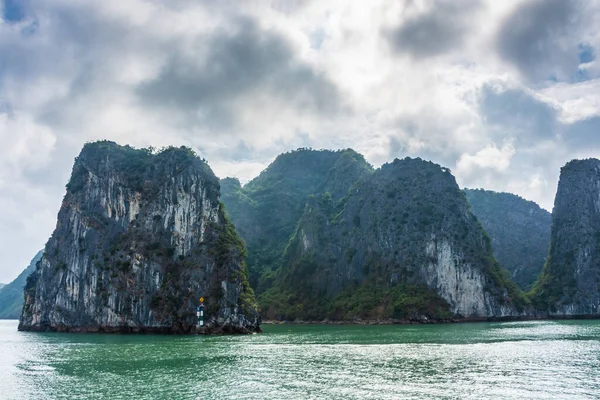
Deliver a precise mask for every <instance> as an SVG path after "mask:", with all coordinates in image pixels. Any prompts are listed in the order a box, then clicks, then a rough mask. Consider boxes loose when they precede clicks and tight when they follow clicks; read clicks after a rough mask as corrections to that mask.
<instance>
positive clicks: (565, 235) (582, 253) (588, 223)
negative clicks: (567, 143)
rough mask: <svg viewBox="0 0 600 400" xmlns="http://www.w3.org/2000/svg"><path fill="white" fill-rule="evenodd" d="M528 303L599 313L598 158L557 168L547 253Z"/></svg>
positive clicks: (567, 312)
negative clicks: (556, 182)
mask: <svg viewBox="0 0 600 400" xmlns="http://www.w3.org/2000/svg"><path fill="white" fill-rule="evenodd" d="M532 301H533V304H534V306H535V307H536V308H538V309H539V310H541V311H543V312H549V313H550V314H553V315H579V316H584V315H600V161H599V160H596V159H588V160H573V161H571V162H569V163H567V164H566V165H565V166H564V167H563V168H562V169H561V173H560V180H559V183H558V190H557V193H556V199H555V200H554V209H553V211H552V234H551V243H550V252H549V255H548V260H547V263H546V265H545V266H544V269H543V272H542V275H541V276H540V279H539V280H538V282H536V285H535V287H534V289H533V294H532Z"/></svg>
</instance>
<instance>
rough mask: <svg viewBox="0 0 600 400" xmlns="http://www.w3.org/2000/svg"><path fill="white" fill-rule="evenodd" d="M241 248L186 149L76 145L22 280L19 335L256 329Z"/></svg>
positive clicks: (212, 180) (210, 177) (215, 188)
mask: <svg viewBox="0 0 600 400" xmlns="http://www.w3.org/2000/svg"><path fill="white" fill-rule="evenodd" d="M244 257H245V249H244V245H243V242H242V241H241V240H240V238H239V237H238V236H237V234H236V232H235V229H234V227H233V225H232V224H231V223H230V222H229V220H228V218H227V216H226V215H225V212H224V208H223V207H222V205H221V204H220V203H219V181H218V179H217V178H216V177H215V176H214V174H213V173H212V171H211V169H210V168H209V166H208V165H207V164H206V162H204V161H202V160H200V159H199V158H198V157H196V156H195V155H194V154H193V152H192V151H191V150H189V149H187V148H183V147H182V148H169V149H166V150H164V151H162V152H160V153H158V154H152V152H151V151H150V150H145V149H142V150H136V149H133V148H130V147H128V146H125V147H121V146H118V145H116V144H115V143H112V142H97V143H92V144H87V145H86V146H85V147H84V148H83V150H82V152H81V154H80V155H79V157H78V158H77V159H76V161H75V164H74V167H73V173H72V176H71V179H70V181H69V183H68V184H67V193H66V195H65V197H64V200H63V204H62V206H61V209H60V211H59V214H58V222H57V226H56V229H55V231H54V233H53V234H52V237H51V238H50V240H49V241H48V243H47V244H46V247H45V250H44V255H43V257H42V258H41V261H40V262H39V264H38V267H37V270H36V271H35V273H34V274H33V275H32V276H31V277H30V278H28V280H27V286H26V288H25V304H24V307H23V312H22V315H21V320H20V324H19V329H20V330H57V331H109V332H111V331H118V332H165V333H186V332H191V331H193V330H194V326H195V324H196V315H195V314H196V313H195V311H196V305H197V302H198V298H199V297H200V296H204V297H205V298H206V301H205V304H206V312H205V315H206V317H205V321H206V322H207V330H208V331H213V332H214V331H223V332H249V331H256V330H258V329H259V323H260V317H259V315H258V314H257V312H256V304H255V299H254V294H253V292H252V289H251V288H250V286H249V284H248V280H247V271H246V267H245V262H244Z"/></svg>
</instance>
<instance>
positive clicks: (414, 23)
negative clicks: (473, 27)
mask: <svg viewBox="0 0 600 400" xmlns="http://www.w3.org/2000/svg"><path fill="white" fill-rule="evenodd" d="M479 6H480V4H479V2H478V1H462V2H453V1H443V0H437V1H435V2H434V3H433V5H432V7H431V9H430V10H429V11H427V12H425V13H422V14H419V15H416V16H414V17H411V18H409V19H408V20H406V21H404V22H403V23H402V24H401V25H400V26H399V27H398V28H397V29H395V30H393V31H392V32H390V33H388V39H389V40H390V43H391V44H392V47H393V48H394V50H395V51H397V52H398V53H408V54H410V55H411V56H413V57H416V58H424V57H431V56H436V55H439V54H442V53H445V52H447V51H449V50H452V49H455V48H457V47H460V45H461V44H462V41H463V39H464V37H465V35H466V33H467V31H468V22H467V20H466V18H467V16H468V15H469V14H471V13H473V12H474V11H475V10H476V9H477V8H478V7H479Z"/></svg>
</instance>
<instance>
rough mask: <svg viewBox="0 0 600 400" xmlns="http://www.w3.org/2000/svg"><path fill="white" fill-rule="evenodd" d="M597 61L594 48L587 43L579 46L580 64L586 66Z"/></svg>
mask: <svg viewBox="0 0 600 400" xmlns="http://www.w3.org/2000/svg"><path fill="white" fill-rule="evenodd" d="M595 59H596V53H595V52H594V48H593V47H592V46H590V45H589V44H587V43H580V44H579V63H580V64H585V63H589V62H592V61H594V60H595Z"/></svg>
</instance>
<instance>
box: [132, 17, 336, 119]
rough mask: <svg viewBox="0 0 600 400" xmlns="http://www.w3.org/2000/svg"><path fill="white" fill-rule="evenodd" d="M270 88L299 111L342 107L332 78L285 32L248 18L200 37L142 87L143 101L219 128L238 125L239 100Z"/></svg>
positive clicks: (139, 91) (328, 110)
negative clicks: (306, 59)
mask: <svg viewBox="0 0 600 400" xmlns="http://www.w3.org/2000/svg"><path fill="white" fill-rule="evenodd" d="M265 92H268V93H269V96H270V97H272V98H274V99H276V100H277V101H278V102H282V103H291V104H292V105H293V106H295V107H296V108H297V109H299V110H303V109H307V110H309V111H311V112H314V113H318V114H329V113H336V112H337V111H339V110H340V108H341V106H340V97H339V94H338V92H337V89H336V87H335V85H333V84H332V82H330V81H329V80H328V79H327V78H326V77H324V76H322V75H321V74H319V73H318V72H316V71H315V70H313V69H312V68H311V67H310V66H309V65H307V64H306V63H303V62H302V61H300V60H298V59H297V58H296V57H295V55H294V51H293V48H292V47H291V45H290V44H289V43H288V42H286V40H285V39H284V38H283V37H282V36H281V35H279V34H277V33H275V32H270V31H266V30H262V29H260V27H259V26H258V25H257V23H256V22H255V21H253V20H251V19H247V18H244V19H238V20H236V22H235V31H234V32H227V31H217V32H213V33H212V34H211V35H210V36H209V37H203V38H198V41H197V49H196V51H195V52H194V53H192V54H189V55H182V54H175V55H173V56H172V57H171V58H170V60H169V61H168V63H167V64H166V65H165V67H164V68H163V69H162V70H161V72H160V73H159V75H158V76H157V77H156V78H155V79H152V80H148V81H147V82H143V83H142V84H141V85H140V86H139V88H138V89H137V94H138V96H139V98H140V100H141V101H142V102H143V103H144V104H146V105H149V106H152V107H158V108H160V109H168V110H169V111H174V112H177V113H180V112H184V113H186V114H188V115H189V116H191V117H192V118H197V119H199V120H201V121H202V122H203V123H205V124H206V125H207V126H208V127H211V128H215V129H217V130H222V129H223V128H231V127H233V126H235V121H236V115H237V113H238V109H237V108H238V107H239V105H238V104H237V103H238V101H240V100H241V101H252V98H253V97H255V96H256V95H259V94H260V95H264V93H265ZM242 107H243V104H242Z"/></svg>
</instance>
